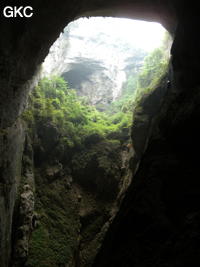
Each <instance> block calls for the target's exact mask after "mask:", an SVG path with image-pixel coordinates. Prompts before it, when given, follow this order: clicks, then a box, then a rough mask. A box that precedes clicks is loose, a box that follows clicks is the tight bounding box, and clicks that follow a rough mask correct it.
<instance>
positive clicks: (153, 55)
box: [14, 18, 171, 267]
mask: <svg viewBox="0 0 200 267" xmlns="http://www.w3.org/2000/svg"><path fill="white" fill-rule="evenodd" d="M98 20H99V21H98ZM106 20H108V21H107V22H106ZM112 20H114V21H115V22H112ZM117 20H119V19H114V18H113V19H112V18H108V19H106V18H91V22H90V23H91V24H90V27H89V26H87V27H86V26H85V25H87V24H88V22H89V20H88V19H84V18H82V19H80V20H79V21H75V22H74V23H71V24H70V25H69V26H68V27H67V28H66V29H65V30H64V32H63V33H62V34H61V36H60V37H59V39H58V40H57V41H56V42H55V44H54V45H53V46H52V48H51V49H50V53H49V55H48V56H47V58H46V59H45V62H44V64H43V66H42V69H41V73H40V75H41V79H40V81H39V83H38V85H37V86H36V88H35V89H34V90H33V92H32V93H31V96H30V99H29V106H28V108H27V109H26V110H25V112H24V113H23V114H22V118H23V120H25V121H26V124H27V133H28V134H27V136H28V137H27V140H26V142H27V143H26V146H25V150H24V156H23V176H24V181H23V183H24V184H23V183H22V185H21V187H22V197H23V194H25V192H24V191H26V190H29V189H27V184H30V187H31V188H33V191H34V192H35V208H34V215H33V218H34V223H33V224H34V225H33V226H32V228H33V231H32V234H31V236H30V242H29V248H28V249H29V253H28V255H27V256H26V258H25V259H24V258H23V256H21V255H23V248H22V250H21V251H20V249H19V248H18V247H17V246H16V248H15V249H14V258H15V260H16V262H17V261H19V264H21V262H22V261H24V260H25V261H26V265H27V266H29V267H34V266H36V265H38V264H39V266H40V265H41V266H63V265H64V264H65V263H66V262H67V263H68V266H70V267H71V266H73V267H76V266H92V264H93V261H94V258H95V255H96V253H97V251H98V249H99V247H100V244H101V242H102V240H103V237H104V235H105V233H106V230H107V228H108V225H109V224H110V222H111V221H112V220H113V218H114V216H115V214H116V212H117V211H118V209H119V206H120V203H121V201H122V199H123V198H124V195H125V192H126V190H127V188H128V186H129V185H130V183H131V181H132V176H133V173H134V172H135V170H136V166H137V164H138V162H139V159H140V156H141V154H142V153H143V152H144V149H145V146H146V142H147V139H148V135H149V131H150V127H149V123H150V121H151V120H152V118H154V117H155V116H156V114H157V113H158V111H159V108H160V105H161V103H162V100H163V97H164V96H165V94H166V91H167V88H168V86H169V84H168V76H167V67H168V61H169V49H170V45H171V39H170V37H169V35H167V33H166V32H164V29H163V28H162V27H161V25H158V24H154V23H152V24H154V26H155V32H154V33H153V34H152V32H151V31H150V28H149V29H147V30H146V32H145V34H144V33H143V35H142V32H143V31H144V29H143V28H145V26H144V24H145V23H147V22H144V21H143V22H142V21H141V22H139V21H138V22H135V23H136V26H135V32H134V31H133V32H134V33H132V34H133V35H134V34H135V35H136V32H137V34H138V35H136V37H135V36H134V38H133V39H135V40H137V41H138V43H136V41H135V42H134V41H133V40H132V38H130V34H127V32H126V33H125V31H124V29H125V28H126V27H128V26H127V25H128V21H129V22H130V24H131V23H132V20H127V19H121V20H119V21H118V22H116V21H117ZM140 23H141V25H142V26H139V24H140ZM84 24H85V25H84ZM103 24H104V30H105V29H107V32H103V30H102V25H103ZM148 24H149V23H148ZM82 25H83V26H84V27H85V31H83V28H81V27H82ZM98 27H99V28H101V30H99V31H98ZM120 27H121V30H120ZM130 29H131V25H130ZM132 29H133V25H132ZM129 31H130V30H129ZM88 32H89V34H88ZM128 33H129V32H128ZM120 34H121V37H120ZM144 35H145V36H144ZM144 37H145V38H146V39H145V38H144ZM139 39H140V40H139ZM155 39H156V41H157V44H156V42H155ZM163 39H164V41H163ZM72 88H73V89H72ZM141 122H142V127H140V126H141ZM138 124H139V125H140V126H139V127H138ZM131 139H132V140H133V144H132V140H131ZM30 147H31V148H30ZM30 155H31V156H30ZM31 157H32V158H31ZM31 160H32V161H33V163H34V166H32V168H33V170H32V171H33V172H34V182H33V181H32V178H31V179H30V173H29V171H30V169H29V168H30V165H31V163H30V161H31ZM133 161H134V164H132V166H131V162H133ZM130 166H131V167H130ZM22 223H23V220H22ZM21 226H22V225H18V226H16V227H18V230H19V233H20V234H19V235H17V237H16V242H15V243H16V244H17V245H18V244H19V245H20V244H21V243H20V241H21V239H22V238H24V232H23V229H21ZM19 245H18V246H19ZM20 257H21V258H20ZM47 259H48V260H47Z"/></svg>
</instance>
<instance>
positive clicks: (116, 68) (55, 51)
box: [42, 18, 147, 105]
mask: <svg viewBox="0 0 200 267" xmlns="http://www.w3.org/2000/svg"><path fill="white" fill-rule="evenodd" d="M99 23H105V22H104V19H103V18H100V19H99V20H98V19H94V18H93V19H90V21H88V20H87V19H79V20H77V21H75V22H72V23H70V24H69V25H68V27H67V28H66V29H65V31H64V33H62V34H61V35H60V37H59V39H58V40H57V41H56V42H55V43H54V45H53V46H52V47H51V49H50V53H49V55H48V57H47V58H46V59H45V62H44V64H43V71H42V75H43V76H48V75H53V74H57V75H62V76H63V77H64V78H65V79H66V80H67V81H68V83H69V85H70V87H71V88H74V89H76V91H77V92H78V94H79V95H81V96H86V97H87V98H88V100H89V102H90V103H91V104H93V105H98V104H104V105H106V104H109V103H110V102H112V101H113V100H114V99H115V98H116V97H118V96H119V95H120V93H121V89H122V85H123V82H125V81H126V79H127V75H128V74H129V70H133V69H134V71H135V72H137V71H139V69H140V67H141V66H142V63H143V59H144V57H145V55H146V54H147V52H146V51H145V50H143V49H140V48H139V47H138V46H137V45H133V44H132V43H131V42H130V41H128V40H122V39H119V37H117V36H114V37H113V36H112V35H109V34H108V33H105V32H103V29H104V28H105V26H104V28H103V27H102V28H101V27H100V26H99ZM107 23H109V22H107Z"/></svg>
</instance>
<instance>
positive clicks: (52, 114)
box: [24, 48, 167, 148]
mask: <svg viewBox="0 0 200 267" xmlns="http://www.w3.org/2000/svg"><path fill="white" fill-rule="evenodd" d="M166 68H167V58H166V55H165V51H164V50H163V49H160V48H158V49H155V50H154V51H153V52H152V53H151V54H149V55H148V56H147V57H146V58H145V61H144V65H143V67H142V70H141V72H140V73H139V74H136V73H135V72H133V73H134V75H130V76H129V78H128V80H127V82H126V83H125V84H124V86H123V91H122V95H121V97H120V98H119V99H118V100H116V101H114V102H113V103H112V104H111V105H110V107H109V108H108V110H106V112H100V111H98V110H97V109H96V108H95V107H94V106H91V105H88V104H87V101H86V99H85V98H81V97H78V96H77V95H76V92H75V90H73V89H70V88H69V86H68V84H67V82H66V81H65V80H64V79H63V78H61V77H57V76H53V77H50V78H43V79H42V80H41V81H40V82H39V84H38V86H37V88H36V89H35V91H34V92H33V94H32V96H31V99H30V107H29V109H28V110H27V111H26V112H25V113H24V118H25V119H26V121H28V122H29V124H31V128H34V127H37V125H38V124H40V125H41V124H44V123H51V124H52V125H55V126H56V127H57V128H58V131H59V133H60V142H61V143H62V144H64V145H65V146H66V147H68V148H73V147H75V146H82V145H83V144H84V143H85V141H86V140H88V139H89V138H90V137H91V139H93V140H94V139H96V140H100V139H111V140H112V139H118V138H114V137H113V136H121V133H128V129H129V128H130V126H131V123H132V113H133V107H134V106H136V105H139V102H140V99H141V97H142V96H143V95H145V94H146V93H149V92H150V91H152V90H153V89H154V88H155V86H156V84H158V82H159V80H160V79H161V77H162V75H163V74H164V73H165V72H166Z"/></svg>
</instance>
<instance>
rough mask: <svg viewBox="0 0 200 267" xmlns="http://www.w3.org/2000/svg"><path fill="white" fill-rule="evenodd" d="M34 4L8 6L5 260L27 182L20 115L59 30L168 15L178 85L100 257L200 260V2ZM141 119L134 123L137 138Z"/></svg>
mask: <svg viewBox="0 0 200 267" xmlns="http://www.w3.org/2000/svg"><path fill="white" fill-rule="evenodd" d="M22 2H23V1H22ZM6 4H7V3H6ZM26 4H27V2H26ZM30 5H32V6H33V8H34V10H35V14H34V16H33V18H31V19H29V20H26V19H21V18H15V20H14V19H10V20H8V19H5V18H3V16H2V15H1V20H0V32H1V40H0V70H1V75H0V85H1V91H0V112H1V121H0V124H1V130H0V131H1V132H0V155H1V158H0V266H2V267H8V266H9V263H10V255H11V238H12V227H13V224H14V222H13V213H14V206H15V203H16V200H17V196H18V187H19V184H20V173H21V158H22V151H23V149H24V140H25V134H24V131H23V126H22V125H21V123H20V121H19V119H18V117H19V115H20V113H21V112H22V111H23V109H24V106H25V105H26V99H27V95H28V93H29V91H30V90H31V88H33V87H34V84H35V83H36V82H37V77H36V74H37V71H38V68H39V67H40V64H41V63H42V61H43V60H44V58H45V56H46V55H47V54H48V51H49V48H50V46H51V45H52V43H53V42H54V41H55V40H56V38H57V37H58V35H59V33H60V32H61V31H62V30H63V28H64V27H65V26H66V24H68V23H69V22H70V21H72V20H74V19H75V18H78V17H81V16H91V15H102V16H104V15H109V16H117V17H129V18H140V19H146V20H150V21H151V20H153V21H158V22H161V23H162V24H163V25H164V26H165V27H166V29H168V30H169V32H171V34H172V35H173V37H174V42H173V45H172V49H171V56H172V58H171V69H170V73H169V79H170V89H169V91H168V93H167V95H166V96H165V99H164V102H163V104H162V106H161V107H160V112H159V115H158V116H155V117H154V118H153V119H152V120H151V121H150V125H149V129H151V130H150V131H149V138H148V145H147V146H146V147H143V148H142V149H141V148H138V149H137V147H136V149H135V150H136V155H137V157H138V158H139V160H140V165H139V167H138V169H137V172H136V174H135V175H134V178H133V182H132V184H131V185H130V187H129V189H128V191H127V192H126V196H125V198H124V200H123V202H122V204H121V207H120V210H119V212H118V214H117V216H116V217H115V219H114V221H113V222H112V224H111V226H110V228H109V230H108V232H107V234H106V236H105V239H104V241H103V244H102V247H101V249H100V251H99V253H98V255H97V257H96V259H95V263H94V265H93V266H101V267H103V266H105V267H106V266H109V267H110V266H115V267H116V266H120V267H122V266H123V267H126V266H127V267H128V266H137V267H139V266H144V267H147V266H152V267H153V266H154V267H155V266H159V267H162V266H163V267H164V266H165V267H166V266H170V267H172V266H173V267H183V266H191V267H193V266H194V267H196V266H199V263H200V256H199V255H200V243H199V234H200V206H199V198H200V182H199V177H198V171H199V170H198V151H199V148H200V138H199V136H200V130H199V129H200V127H199V126H198V118H199V116H200V114H199V113H200V108H199V107H200V103H199V102H200V93H199V72H200V67H199V60H200V51H199V45H200V37H199V34H198V25H199V16H198V15H199V7H198V3H191V2H189V1H178V0H177V1H170V0H166V1H162V2H161V1H153V0H148V1H130V0H126V1H123V4H122V3H121V1H120V0H111V1H109V2H108V1H105V0H81V1H74V0H73V1H70V2H66V1H64V0H62V1H59V3H58V2H57V1H54V0H51V1H48V3H47V2H46V1H42V2H41V1H38V0H34V1H32V2H31V3H30ZM13 20H14V21H13ZM140 127H141V128H142V126H141V125H140ZM141 128H136V129H132V138H135V137H136V138H137V136H139V135H140V130H141ZM132 164H133V165H134V162H133V163H132ZM13 266H15V265H13ZM21 266H22V265H21ZM66 266H74V265H66Z"/></svg>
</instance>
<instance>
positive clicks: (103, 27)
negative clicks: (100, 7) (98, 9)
mask: <svg viewBox="0 0 200 267" xmlns="http://www.w3.org/2000/svg"><path fill="white" fill-rule="evenodd" d="M78 21H79V22H80V21H81V23H80V24H81V27H80V28H79V29H78V30H77V31H76V30H75V33H76V34H79V35H81V36H87V35H92V33H93V32H94V33H97V32H104V33H105V34H106V35H110V36H112V37H113V38H114V39H123V41H127V42H128V43H133V44H134V45H135V46H137V47H140V48H141V49H144V50H146V51H151V50H152V49H154V48H156V47H159V46H160V45H161V43H162V40H163V37H164V34H165V32H166V30H165V29H164V28H163V27H162V25H161V24H159V23H156V22H146V21H139V20H132V19H121V18H102V17H92V18H89V19H87V18H81V19H79V20H78ZM94 35H95V34H94Z"/></svg>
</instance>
